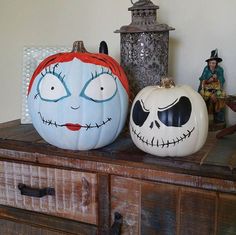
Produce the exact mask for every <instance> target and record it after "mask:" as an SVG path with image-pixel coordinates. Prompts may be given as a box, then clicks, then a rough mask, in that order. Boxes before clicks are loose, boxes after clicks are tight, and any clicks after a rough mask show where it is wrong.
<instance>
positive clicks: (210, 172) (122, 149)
mask: <svg viewBox="0 0 236 235" xmlns="http://www.w3.org/2000/svg"><path fill="white" fill-rule="evenodd" d="M7 151H8V152H9V151H10V152H11V154H10V155H11V156H10V157H11V160H16V161H17V160H19V158H18V155H19V154H17V153H19V152H21V153H30V154H32V156H34V155H35V154H38V155H40V154H42V155H43V156H48V157H49V159H50V158H53V156H57V158H59V159H60V157H63V158H67V159H68V161H70V160H71V159H82V160H87V161H96V162H105V163H110V164H119V165H124V166H130V167H134V168H145V169H147V168H148V169H154V170H155V169H158V170H164V171H171V172H179V173H184V174H192V175H200V176H209V177H217V178H224V179H230V180H236V133H235V134H233V135H229V136H227V137H225V138H223V139H220V140H217V139H216V138H215V133H209V135H208V139H207V142H206V143H205V145H204V147H203V148H202V149H201V150H200V151H198V152H197V153H195V154H193V155H190V156H186V157H157V156H153V155H150V154H147V153H144V152H142V151H141V150H139V149H138V148H137V147H136V146H135V145H134V144H133V142H132V140H131V138H130V136H129V135H128V134H122V135H121V136H120V137H119V138H118V139H117V140H116V141H115V142H114V143H112V144H110V145H108V146H106V147H104V148H101V149H97V150H90V151H70V150H62V149H59V148H57V147H54V146H51V145H49V144H48V143H46V142H45V141H43V140H42V138H41V137H40V136H39V135H38V133H37V132H36V130H35V129H34V127H33V126H32V125H31V124H25V125H22V124H20V121H19V120H16V121H12V122H8V123H3V124H0V160H1V159H8V156H7V153H6V152H7ZM14 153H15V154H14ZM21 155H22V154H21Z"/></svg>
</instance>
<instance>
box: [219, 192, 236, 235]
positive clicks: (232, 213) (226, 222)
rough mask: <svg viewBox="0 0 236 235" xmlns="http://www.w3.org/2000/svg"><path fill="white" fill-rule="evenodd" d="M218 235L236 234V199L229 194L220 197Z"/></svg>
mask: <svg viewBox="0 0 236 235" xmlns="http://www.w3.org/2000/svg"><path fill="white" fill-rule="evenodd" d="M217 234H219V235H221V234H227V235H235V234H236V197H235V196H232V195H227V194H220V196H219V213H218V231H217Z"/></svg>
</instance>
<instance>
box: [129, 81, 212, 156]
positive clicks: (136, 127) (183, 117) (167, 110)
mask: <svg viewBox="0 0 236 235" xmlns="http://www.w3.org/2000/svg"><path fill="white" fill-rule="evenodd" d="M168 84H169V83H168ZM130 134H131V138H132V140H133V142H134V143H135V145H136V146H137V147H138V148H140V149H141V150H143V151H144V152H147V153H150V154H153V155H156V156H186V155H189V154H192V153H195V152H196V151H198V150H199V149H200V148H201V147H202V146H203V144H204V143H205V141H206V138H207V134H208V114H207V108H206V105H205V102H204V100H203V99H202V97H201V96H200V95H199V94H198V93H197V92H196V91H194V90H193V89H192V88H191V87H189V86H187V85H183V86H174V85H170V84H169V85H161V86H148V87H145V88H144V89H142V90H141V91H140V92H139V93H138V94H137V96H136V97H135V99H134V101H133V104H132V108H131V114H130Z"/></svg>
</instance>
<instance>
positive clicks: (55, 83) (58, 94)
mask: <svg viewBox="0 0 236 235" xmlns="http://www.w3.org/2000/svg"><path fill="white" fill-rule="evenodd" d="M38 93H39V96H40V98H41V99H42V100H45V101H53V102H57V101H58V100H61V99H63V98H66V97H68V96H69V95H70V92H69V90H68V89H67V87H66V85H65V84H64V83H63V81H62V80H61V79H60V78H59V77H58V76H56V74H52V73H46V74H45V75H44V76H43V77H42V78H41V79H40V81H39V84H38Z"/></svg>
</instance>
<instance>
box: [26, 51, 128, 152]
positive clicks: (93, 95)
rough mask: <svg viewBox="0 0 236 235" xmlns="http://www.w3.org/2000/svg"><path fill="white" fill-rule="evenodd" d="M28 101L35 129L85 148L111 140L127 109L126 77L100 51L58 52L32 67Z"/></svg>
mask: <svg viewBox="0 0 236 235" xmlns="http://www.w3.org/2000/svg"><path fill="white" fill-rule="evenodd" d="M28 105H29V111H30V114H31V117H32V122H33V125H34V127H35V128H36V130H37V131H38V133H39V134H40V135H41V136H42V137H43V138H44V139H45V140H46V141H47V142H48V143H50V144H52V145H55V146H57V147H60V148H64V149H71V150H88V149H94V148H100V147H103V146H105V145H107V144H109V143H111V142H113V141H114V140H115V139H116V137H117V136H118V135H119V133H120V132H121V130H122V128H123V126H124V123H125V120H126V116H127V109H128V82H127V79H126V77H125V74H124V72H123V70H122V69H121V67H120V66H119V65H118V64H117V62H116V61H114V60H113V59H112V58H111V57H109V56H107V55H104V54H90V53H78V52H71V53H61V54H57V55H53V56H51V57H48V58H47V59H45V60H44V61H43V62H42V63H41V64H40V65H39V66H38V68H37V69H36V70H35V72H34V74H33V76H32V79H31V81H30V85H29V90H28Z"/></svg>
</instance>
